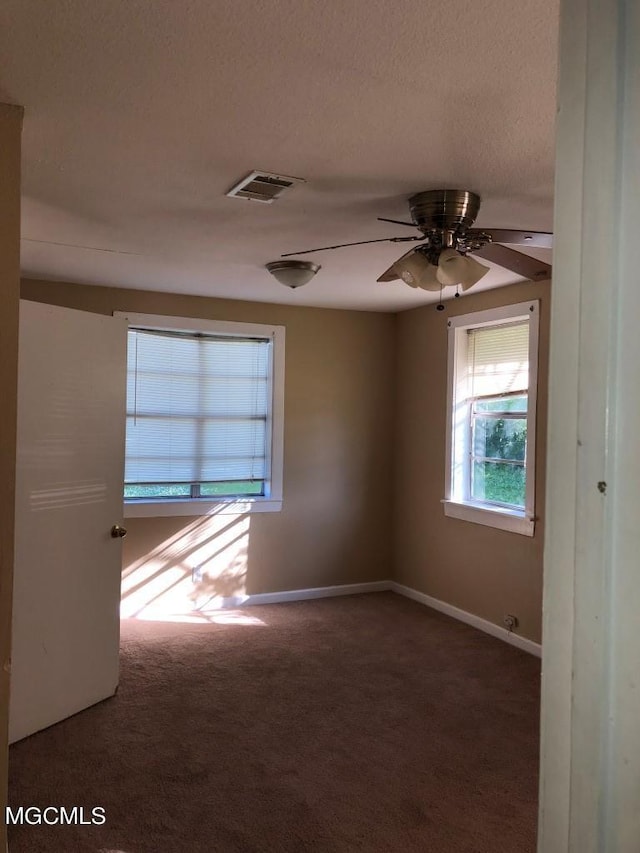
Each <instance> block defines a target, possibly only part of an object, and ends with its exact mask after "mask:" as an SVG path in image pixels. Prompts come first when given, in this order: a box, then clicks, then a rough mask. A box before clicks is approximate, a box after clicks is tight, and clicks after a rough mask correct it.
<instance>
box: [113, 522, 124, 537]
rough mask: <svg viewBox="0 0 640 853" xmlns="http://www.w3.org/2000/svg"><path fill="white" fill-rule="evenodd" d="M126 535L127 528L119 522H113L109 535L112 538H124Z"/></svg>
mask: <svg viewBox="0 0 640 853" xmlns="http://www.w3.org/2000/svg"><path fill="white" fill-rule="evenodd" d="M126 535H127V528H126V527H122V526H121V525H120V524H114V525H113V527H112V528H111V536H112V537H113V538H114V539H124V537H125V536H126Z"/></svg>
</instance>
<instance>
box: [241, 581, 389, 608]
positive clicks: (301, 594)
mask: <svg viewBox="0 0 640 853" xmlns="http://www.w3.org/2000/svg"><path fill="white" fill-rule="evenodd" d="M390 589H391V581H369V582H367V583H347V584H339V585H338V586H317V587H311V588H310V589H287V590H284V591H283V592H259V593H256V594H255V595H247V596H242V597H241V598H242V600H241V601H238V602H237V603H236V606H239V605H242V606H244V607H246V606H247V605H249V604H280V603H281V602H283V601H306V600H307V599H310V598H334V597H335V596H338V595H358V594H361V593H363V592H388V590H390ZM238 598H240V596H239V597H238Z"/></svg>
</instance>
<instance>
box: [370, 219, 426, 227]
mask: <svg viewBox="0 0 640 853" xmlns="http://www.w3.org/2000/svg"><path fill="white" fill-rule="evenodd" d="M378 222H393V223H394V224H395V225H406V226H407V227H408V228H417V227H418V226H417V225H416V224H415V222H401V221H400V220H399V219H386V218H385V217H384V216H378Z"/></svg>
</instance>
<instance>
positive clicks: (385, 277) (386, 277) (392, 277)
mask: <svg viewBox="0 0 640 853" xmlns="http://www.w3.org/2000/svg"><path fill="white" fill-rule="evenodd" d="M414 252H415V249H409V251H408V252H405V253H404V255H401V256H400V257H399V258H398V260H397V261H394V262H393V263H392V264H391V266H390V267H389V269H386V270H385V271H384V272H383V273H382V275H381V276H380V277H379V278H377V279H376V281H396V279H399V278H400V264H401V262H402V261H404V260H405V258H408V257H409V256H410V255H412V254H413V253H414Z"/></svg>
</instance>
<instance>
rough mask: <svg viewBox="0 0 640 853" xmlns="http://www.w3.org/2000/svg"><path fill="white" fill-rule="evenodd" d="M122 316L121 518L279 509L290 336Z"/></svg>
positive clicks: (251, 327)
mask: <svg viewBox="0 0 640 853" xmlns="http://www.w3.org/2000/svg"><path fill="white" fill-rule="evenodd" d="M125 316H126V317H127V319H128V321H129V332H128V343H127V418H126V453H125V487H124V499H125V514H126V515H127V516H132V515H196V514H197V515H201V514H206V513H207V512H209V511H212V510H213V509H215V510H216V511H220V510H221V509H224V507H225V505H227V504H233V506H234V507H236V511H237V504H238V502H242V503H243V505H244V504H246V505H247V506H246V507H243V508H245V509H246V508H250V509H252V510H254V511H255V510H262V511H264V510H278V509H280V507H281V501H282V426H283V425H282V410H283V383H284V328H283V327H268V326H261V325H255V324H238V323H223V322H213V321H196V320H191V319H186V318H185V319H181V318H169V317H157V316H150V315H134V314H128V315H125ZM221 504H222V507H221Z"/></svg>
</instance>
